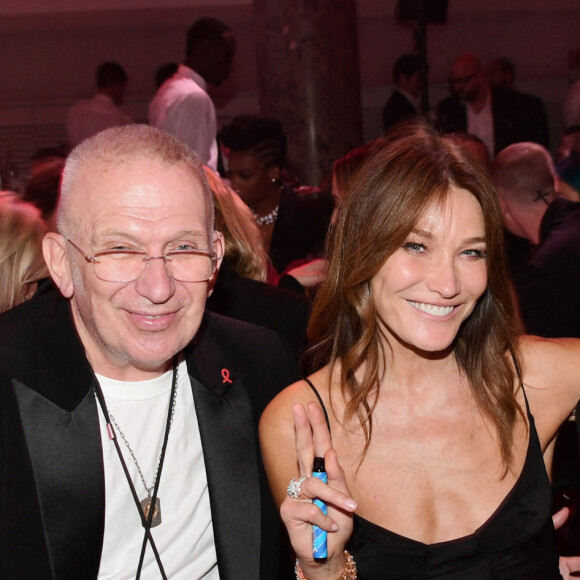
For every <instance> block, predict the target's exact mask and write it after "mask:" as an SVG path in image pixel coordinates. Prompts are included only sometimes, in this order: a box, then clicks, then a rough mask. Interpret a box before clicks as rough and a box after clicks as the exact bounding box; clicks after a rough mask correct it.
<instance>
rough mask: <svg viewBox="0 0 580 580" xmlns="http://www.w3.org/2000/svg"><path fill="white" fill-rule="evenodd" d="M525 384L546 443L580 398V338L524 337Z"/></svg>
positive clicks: (522, 346)
mask: <svg viewBox="0 0 580 580" xmlns="http://www.w3.org/2000/svg"><path fill="white" fill-rule="evenodd" d="M520 348H521V352H522V358H523V360H522V362H523V376H522V379H523V383H524V386H525V389H526V395H527V397H528V400H529V402H530V407H531V410H532V413H533V415H534V418H535V419H536V424H537V426H538V432H539V434H540V438H541V439H542V443H543V444H547V443H548V442H549V441H550V440H551V437H553V435H554V433H555V432H556V430H557V429H558V427H559V426H560V424H561V423H562V422H563V421H564V420H565V419H566V417H567V416H568V415H569V414H570V413H571V411H572V410H573V409H574V407H575V406H576V403H577V402H578V400H579V399H580V365H579V364H578V363H579V362H580V339H577V338H541V337H538V336H522V337H521V338H520Z"/></svg>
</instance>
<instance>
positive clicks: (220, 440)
mask: <svg viewBox="0 0 580 580" xmlns="http://www.w3.org/2000/svg"><path fill="white" fill-rule="evenodd" d="M202 332H203V334H204V335H205V336H204V339H203V341H201V342H200V343H198V344H197V345H196V346H195V347H194V350H193V355H192V356H191V357H189V358H188V370H189V374H190V379H191V383H192V389H193V398H194V401H195V409H196V414H197V419H198V422H199V430H200V435H201V443H202V447H203V455H204V461H205V469H206V474H207V481H208V488H209V497H210V504H211V512H212V521H213V529H214V537H215V545H216V552H217V560H218V568H219V572H220V578H221V580H234V579H235V580H240V579H243V578H247V579H248V580H256V579H257V578H259V577H260V543H261V500H260V497H261V496H260V478H259V473H258V467H257V465H258V457H259V456H258V454H259V450H258V448H257V438H256V432H255V427H254V425H255V420H254V417H253V412H252V406H251V401H250V398H249V395H248V392H247V386H246V385H245V384H244V381H243V377H242V375H241V372H240V371H239V370H238V369H237V368H236V366H235V363H233V365H232V361H228V360H227V358H228V357H227V353H225V352H224V348H223V345H220V347H221V348H220V349H218V348H217V345H215V344H214V342H213V340H212V338H211V337H210V336H208V333H206V332H205V331H202ZM230 365H232V366H230Z"/></svg>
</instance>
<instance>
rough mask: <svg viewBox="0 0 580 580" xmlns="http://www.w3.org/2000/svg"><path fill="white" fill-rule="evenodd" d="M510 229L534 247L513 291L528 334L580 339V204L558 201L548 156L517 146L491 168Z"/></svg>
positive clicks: (537, 149)
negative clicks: (575, 298)
mask: <svg viewBox="0 0 580 580" xmlns="http://www.w3.org/2000/svg"><path fill="white" fill-rule="evenodd" d="M492 175H493V180H494V183H495V186H496V188H497V191H498V195H499V199H500V204H501V208H502V215H503V221H504V224H505V226H506V228H507V229H508V230H509V231H510V232H512V233H513V234H514V235H516V236H519V237H522V238H525V239H527V240H528V241H529V242H530V244H532V245H533V246H534V247H535V251H534V252H533V255H532V257H531V259H530V260H529V261H528V262H527V263H526V264H524V265H523V266H522V267H521V268H520V270H519V272H518V275H517V276H516V277H514V280H513V282H514V286H515V289H516V293H517V295H518V299H519V304H520V310H521V315H522V319H523V322H524V326H525V329H526V331H527V332H529V333H531V334H537V335H539V336H545V337H560V336H575V337H578V338H580V302H579V301H578V300H570V296H574V295H575V294H576V293H577V292H578V288H579V287H580V203H575V202H571V201H569V200H567V199H564V198H562V197H560V196H559V188H558V185H559V181H558V177H557V174H556V170H555V168H554V163H553V161H552V158H551V156H550V153H549V152H548V151H547V150H546V149H544V148H543V147H542V146H541V145H538V144H537V143H515V144H514V145H510V146H509V147H507V148H506V149H504V150H503V151H502V152H501V154H498V156H497V157H496V159H495V160H494V162H493V165H492Z"/></svg>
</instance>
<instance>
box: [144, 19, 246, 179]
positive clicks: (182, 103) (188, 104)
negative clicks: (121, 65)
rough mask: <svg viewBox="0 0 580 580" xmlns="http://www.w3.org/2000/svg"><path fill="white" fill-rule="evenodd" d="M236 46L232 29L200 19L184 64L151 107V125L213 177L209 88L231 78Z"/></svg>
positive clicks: (214, 158)
mask: <svg viewBox="0 0 580 580" xmlns="http://www.w3.org/2000/svg"><path fill="white" fill-rule="evenodd" d="M235 52H236V42H235V38H234V34H233V32H232V30H231V28H230V27H229V26H228V25H227V24H225V23H224V22H221V21H220V20H216V19H215V18H201V19H200V20H197V21H196V22H194V23H193V24H192V26H191V28H190V29H189V31H188V33H187V43H186V49H185V59H184V61H183V64H180V65H179V68H178V69H177V72H176V73H175V74H174V75H173V76H172V77H171V78H169V79H168V80H166V81H165V82H164V83H163V84H162V85H161V86H160V87H159V89H158V91H157V93H156V94H155V96H154V97H153V100H152V101H151V103H150V105H149V123H150V125H152V126H153V127H157V128H159V129H163V130H164V131H167V132H168V133H170V134H171V135H174V136H175V137H177V138H178V139H180V140H181V141H183V142H184V143H185V144H186V145H188V146H189V147H190V148H191V149H193V150H194V151H195V152H196V153H197V154H198V155H199V156H200V158H201V160H202V162H203V163H204V164H205V165H207V166H209V167H210V168H211V169H213V170H214V171H215V170H216V169H217V166H218V146H217V142H216V131H217V124H216V114H215V107H214V105H213V102H212V100H211V97H210V96H209V94H208V92H207V86H208V83H209V84H211V85H214V86H220V85H221V84H222V83H223V82H224V81H225V80H226V79H227V78H228V77H229V76H230V74H231V70H232V63H233V60H234V55H235Z"/></svg>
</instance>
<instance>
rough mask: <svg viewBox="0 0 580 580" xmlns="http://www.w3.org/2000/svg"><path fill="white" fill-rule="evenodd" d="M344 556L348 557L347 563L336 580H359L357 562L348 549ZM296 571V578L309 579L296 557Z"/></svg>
mask: <svg viewBox="0 0 580 580" xmlns="http://www.w3.org/2000/svg"><path fill="white" fill-rule="evenodd" d="M344 557H345V558H346V563H345V565H344V570H343V571H342V574H341V575H340V576H339V577H338V578H337V579H336V580H357V578H358V575H357V573H356V564H355V561H354V559H353V557H352V556H351V555H350V554H349V552H348V551H347V550H345V551H344ZM294 572H295V573H296V580H308V578H306V576H304V572H302V568H301V567H300V562H299V561H298V558H296V566H295V567H294Z"/></svg>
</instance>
